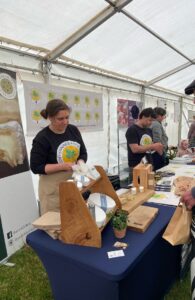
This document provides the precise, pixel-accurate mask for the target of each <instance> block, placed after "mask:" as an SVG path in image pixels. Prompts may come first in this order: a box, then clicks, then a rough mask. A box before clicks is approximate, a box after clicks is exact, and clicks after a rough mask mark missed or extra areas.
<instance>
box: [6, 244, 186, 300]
mask: <svg viewBox="0 0 195 300" xmlns="http://www.w3.org/2000/svg"><path fill="white" fill-rule="evenodd" d="M9 262H12V263H15V266H14V267H7V266H5V265H0V300H53V297H52V292H51V288H50V285H49V281H48V278H47V274H46V272H45V270H44V268H43V266H42V264H41V262H40V260H39V258H38V257H37V255H36V254H35V253H34V252H33V250H32V249H31V248H29V247H28V246H25V247H23V248H22V249H21V250H19V251H18V252H16V253H15V254H14V255H13V256H12V257H11V258H10V259H9ZM164 299H165V300H190V299H191V294H190V275H189V273H188V275H187V276H186V278H185V279H184V280H183V281H182V282H180V281H177V282H176V283H175V285H174V286H173V287H172V289H171V290H170V292H169V293H168V294H167V295H166V296H165V298H164ZM75 300H77V299H75ZM100 300H101V299H100ZM109 300H112V299H109ZM138 300H141V299H138ZM143 300H144V299H143ZM156 300H159V299H156Z"/></svg>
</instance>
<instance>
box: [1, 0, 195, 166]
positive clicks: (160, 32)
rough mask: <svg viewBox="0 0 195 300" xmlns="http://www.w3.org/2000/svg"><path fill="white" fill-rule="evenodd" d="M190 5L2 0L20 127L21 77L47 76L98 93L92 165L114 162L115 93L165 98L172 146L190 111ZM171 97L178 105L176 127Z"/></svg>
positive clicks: (5, 58)
mask: <svg viewBox="0 0 195 300" xmlns="http://www.w3.org/2000/svg"><path fill="white" fill-rule="evenodd" d="M194 11H195V2H194V1H193V0H178V1H176V0H150V1H147V0H133V1H132V0H116V1H114V0H91V1H89V0H82V1H78V0H72V1H67V0H58V1H57V2H55V1H51V0H45V1H42V2H40V1H38V0H32V1H30V2H29V1H26V0H18V1H13V0H10V1H5V0H0V20H1V26H0V42H1V44H0V57H1V58H0V66H1V67H2V68H9V69H12V70H16V72H17V75H18V76H17V77H18V91H19V98H20V102H21V103H22V105H21V111H22V115H23V116H22V117H23V121H24V127H25V114H24V110H23V106H24V105H25V99H24V96H23V87H22V84H21V83H22V81H23V80H31V81H36V82H45V81H46V82H49V83H50V84H54V85H60V86H65V87H71V88H75V89H83V90H89V91H101V92H102V94H103V105H104V111H103V117H104V119H103V120H104V128H103V131H101V132H98V133H97V132H93V133H87V132H85V133H84V140H85V142H86V145H87V147H88V152H89V160H90V161H91V162H92V163H94V164H102V165H104V166H105V167H106V168H114V167H115V166H117V164H118V163H117V157H118V156H117V153H118V147H117V145H118V142H119V141H118V140H117V112H116V105H117V98H123V99H130V100H135V101H142V102H143V103H144V105H145V107H146V106H152V107H154V106H156V105H157V101H158V100H159V99H163V100H165V101H166V102H167V108H168V112H169V114H168V117H167V124H168V125H167V128H166V130H167V132H168V134H169V138H170V141H171V142H170V143H171V144H175V145H176V144H177V143H178V140H179V139H180V138H181V137H185V136H186V134H187V130H188V126H189V124H188V118H187V113H188V110H194V108H193V101H192V97H189V96H186V95H184V88H185V87H186V86H187V85H189V83H191V81H192V80H194V73H195V66H194V63H195V57H194V53H195V51H194V50H195V40H194V35H195V18H194ZM174 103H180V107H182V112H181V113H180V121H179V123H176V124H175V125H174V126H173V120H172V119H173V113H174ZM94 140H97V143H94ZM30 142H31V139H30ZM100 151H101V152H102V155H101V161H99V159H100V155H99V152H100Z"/></svg>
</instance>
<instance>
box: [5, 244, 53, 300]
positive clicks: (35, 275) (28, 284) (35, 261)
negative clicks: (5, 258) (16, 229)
mask: <svg viewBox="0 0 195 300" xmlns="http://www.w3.org/2000/svg"><path fill="white" fill-rule="evenodd" d="M9 262H12V263H15V266H14V267H7V266H5V265H1V266H0V300H52V299H53V297H52V293H51V288H50V286H49V281H48V278H47V274H46V272H45V270H44V268H43V266H42V264H41V262H40V260H39V258H38V256H37V255H36V254H35V253H34V252H33V250H31V248H29V247H28V246H25V247H24V248H22V249H21V250H19V251H18V252H16V253H15V254H14V255H13V256H12V257H11V258H10V259H9Z"/></svg>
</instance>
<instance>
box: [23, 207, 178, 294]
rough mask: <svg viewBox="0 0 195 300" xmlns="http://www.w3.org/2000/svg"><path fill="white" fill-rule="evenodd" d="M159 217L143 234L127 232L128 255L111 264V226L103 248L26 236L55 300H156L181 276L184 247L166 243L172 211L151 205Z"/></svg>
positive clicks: (105, 233) (38, 235) (41, 235)
mask: <svg viewBox="0 0 195 300" xmlns="http://www.w3.org/2000/svg"><path fill="white" fill-rule="evenodd" d="M150 206H153V207H158V208H159V214H158V216H157V218H156V219H155V220H154V222H153V223H152V224H151V226H150V227H149V228H148V230H147V231H146V232H145V233H144V234H142V233H137V232H133V231H130V230H129V231H128V233H127V236H126V237H125V238H124V239H123V240H122V241H124V242H127V243H128V247H127V249H126V250H124V253H125V256H123V257H118V258H112V259H108V256H107V252H108V251H112V250H116V249H115V248H114V247H113V244H114V243H115V241H116V239H115V238H114V234H113V232H112V228H111V225H110V224H108V225H107V227H106V228H105V229H104V231H103V233H102V235H103V236H102V238H103V239H102V242H103V243H102V244H103V246H102V248H100V249H98V248H91V247H83V246H76V245H67V244H63V243H62V242H60V241H59V240H53V239H52V238H51V237H49V236H48V235H47V234H46V233H45V232H44V231H41V230H36V231H34V232H32V233H30V234H29V235H28V236H27V243H28V244H29V245H30V246H31V247H32V248H33V249H34V250H35V252H36V253H37V254H38V256H39V258H40V259H41V261H42V263H43V264H44V266H45V269H46V271H47V273H48V276H49V280H50V283H51V287H52V291H53V295H54V299H55V300H77V299H85V300H92V299H93V300H119V299H120V300H127V299H131V300H141V299H144V300H147V299H148V300H152V299H153V300H157V299H161V298H162V297H163V295H164V294H165V293H166V292H167V291H168V289H169V288H170V286H171V284H172V283H173V281H174V280H175V279H176V278H177V277H178V274H179V262H180V247H179V246H177V247H172V246H171V245H169V244H168V243H167V242H166V241H165V240H163V239H162V233H163V231H164V229H165V227H166V225H167V223H168V222H169V220H170V218H171V216H172V214H173V212H174V209H175V208H174V207H170V206H163V205H155V204H153V205H151V204H150Z"/></svg>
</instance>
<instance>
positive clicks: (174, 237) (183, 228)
mask: <svg viewBox="0 0 195 300" xmlns="http://www.w3.org/2000/svg"><path fill="white" fill-rule="evenodd" d="M191 222H192V211H190V210H187V209H186V206H185V205H182V204H179V205H178V206H177V208H176V210H175V212H174V214H173V216H172V218H171V220H170V222H169V224H168V226H167V228H166V230H165V232H164V234H163V236H162V237H163V239H165V240H167V241H168V242H169V243H170V244H171V245H172V246H176V245H180V244H185V243H187V242H189V239H190V227H191Z"/></svg>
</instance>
